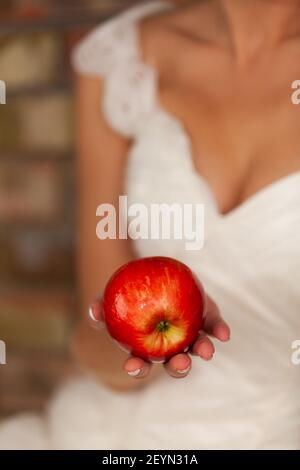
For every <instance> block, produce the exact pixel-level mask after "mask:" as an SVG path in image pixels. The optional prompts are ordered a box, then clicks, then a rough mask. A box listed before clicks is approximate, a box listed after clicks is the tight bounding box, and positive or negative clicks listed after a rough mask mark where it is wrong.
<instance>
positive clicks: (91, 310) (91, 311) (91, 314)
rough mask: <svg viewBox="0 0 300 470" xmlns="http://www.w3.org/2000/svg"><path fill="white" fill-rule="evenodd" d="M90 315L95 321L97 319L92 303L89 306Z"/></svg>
mask: <svg viewBox="0 0 300 470" xmlns="http://www.w3.org/2000/svg"><path fill="white" fill-rule="evenodd" d="M89 317H90V318H91V319H92V320H93V321H97V319H96V317H95V315H94V311H93V306H92V305H91V306H90V307H89Z"/></svg>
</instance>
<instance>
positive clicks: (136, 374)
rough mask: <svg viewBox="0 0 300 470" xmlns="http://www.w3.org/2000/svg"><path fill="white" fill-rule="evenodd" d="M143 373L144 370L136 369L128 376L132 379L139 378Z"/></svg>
mask: <svg viewBox="0 0 300 470" xmlns="http://www.w3.org/2000/svg"><path fill="white" fill-rule="evenodd" d="M141 372H142V369H135V370H132V371H129V372H127V374H128V375H130V377H137V376H138V375H140V373H141Z"/></svg>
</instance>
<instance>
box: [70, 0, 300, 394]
mask: <svg viewBox="0 0 300 470" xmlns="http://www.w3.org/2000/svg"><path fill="white" fill-rule="evenodd" d="M299 13H300V1H298V0H205V1H199V2H194V3H192V4H191V5H187V6H185V7H182V8H178V9H176V10H173V11H168V12H167V13H164V14H160V15H157V16H155V17H152V18H147V19H146V20H144V21H143V22H142V23H141V24H140V37H141V52H142V55H143V57H144V60H145V61H146V62H148V63H150V64H152V65H153V66H154V67H155V68H156V70H157V71H158V73H159V77H160V83H159V90H158V99H159V100H160V103H161V105H162V106H163V107H164V108H165V109H166V110H167V111H168V112H170V113H171V114H173V115H175V116H177V117H178V118H179V119H180V120H181V121H182V122H183V124H184V125H185V128H186V130H187V132H188V134H189V136H190V139H191V143H192V149H193V161H194V165H195V168H196V169H197V171H198V172H199V174H201V175H202V176H203V177H204V178H205V179H206V181H207V182H208V184H209V185H210V187H211V190H212V192H213V194H214V196H215V198H216V201H217V205H218V207H219V211H220V213H221V214H227V213H229V212H230V211H232V210H234V209H235V208H236V207H238V206H239V205H241V204H243V203H244V202H245V201H246V200H247V199H248V198H250V197H251V196H252V195H254V194H255V193H256V192H257V191H259V190H260V189H262V188H263V187H265V186H267V185H268V184H271V183H272V182H274V181H276V180H278V179H280V178H282V177H283V176H286V175H288V174H290V173H293V172H295V171H298V170H299V169H300V132H299V131H300V107H299V106H295V105H292V104H291V99H290V97H291V83H292V82H293V81H294V80H295V79H297V78H299V74H300V21H299V19H298V18H300V16H299ZM102 89H103V84H102V83H101V81H100V80H99V79H96V78H88V77H78V80H77V130H78V131H77V135H78V148H79V186H80V194H81V197H80V214H79V227H78V229H79V256H78V259H79V266H78V268H79V281H80V282H79V283H80V286H81V298H82V310H83V312H84V316H83V320H82V322H81V324H80V325H79V327H78V328H77V332H76V335H75V341H74V343H73V344H74V351H75V353H76V356H77V357H78V358H79V360H80V361H81V363H82V364H83V365H84V367H86V368H88V369H93V371H95V372H96V373H98V374H99V377H101V379H102V380H103V381H104V382H106V383H107V384H109V385H110V386H112V387H115V388H118V389H124V390H125V389H129V388H133V387H136V386H138V385H139V384H141V383H145V382H147V380H148V379H147V380H146V381H135V380H132V379H130V380H129V378H128V377H127V378H126V375H125V374H123V378H122V374H120V369H121V364H122V362H123V361H124V359H126V357H125V356H124V353H122V352H121V351H118V350H117V348H116V347H115V346H114V345H113V344H112V343H111V342H110V340H109V339H108V338H107V336H106V334H105V333H104V332H102V331H101V330H99V331H96V330H93V329H92V328H90V325H89V322H88V321H87V320H86V318H87V317H86V313H85V312H86V310H87V308H88V305H89V303H90V300H91V299H93V298H95V297H96V296H97V295H98V294H99V292H101V290H102V289H103V288H104V286H105V283H106V281H107V279H108V277H109V276H110V275H111V273H112V272H113V271H114V270H115V269H116V268H117V267H118V266H119V265H121V264H123V263H124V262H126V261H128V260H130V259H132V258H133V257H134V251H133V248H132V246H131V245H130V243H129V242H122V241H119V240H116V241H105V242H101V243H100V242H99V241H98V240H97V239H96V237H95V224H96V220H95V208H96V207H97V205H98V204H99V203H101V202H103V201H105V202H112V203H116V200H117V197H118V196H119V194H122V184H123V175H124V169H125V164H126V163H125V160H126V157H125V156H126V153H127V150H128V148H129V145H130V142H128V141H126V140H125V139H123V138H122V137H120V136H119V135H117V134H116V133H115V132H113V131H112V130H111V129H109V128H108V126H107V124H106V123H105V120H104V117H103V116H101V113H100V110H99V105H98V103H99V100H100V99H101V97H102ZM96 320H97V321H96V322H94V323H95V324H97V322H98V321H100V320H101V319H100V317H97V315H96ZM210 336H213V337H215V338H217V339H218V340H220V341H227V340H228V339H229V336H230V330H229V327H228V326H227V325H226V323H225V322H224V321H223V320H222V319H221V316H220V312H219V309H218V307H217V306H216V304H215V303H214V302H213V300H212V299H209V312H208V316H207V321H206V324H205V327H204V331H203V332H202V333H201V335H200V338H199V340H198V341H197V342H196V343H195V345H194V347H193V350H192V353H193V354H195V355H197V356H200V357H201V358H202V359H204V360H209V359H211V358H212V356H213V354H214V345H213V343H212V341H211V339H210ZM107 357H109V358H110V359H109V361H107V360H106V358H107ZM191 364H192V361H191V357H190V355H186V354H180V355H177V356H175V357H173V358H172V359H171V360H170V361H169V362H168V364H166V365H165V370H166V371H167V372H168V373H169V374H170V375H171V376H173V377H176V378H177V377H178V378H179V377H180V378H182V377H185V376H186V375H187V374H188V373H189V371H190V369H191ZM124 369H125V371H126V372H127V373H130V374H132V376H134V377H137V378H146V377H147V376H149V371H150V365H149V364H147V363H145V362H144V361H142V360H141V359H140V358H129V359H127V360H126V361H125V363H124ZM137 371H138V373H136V372H137ZM156 371H157V372H156V373H160V368H156ZM153 377H155V374H151V378H153Z"/></svg>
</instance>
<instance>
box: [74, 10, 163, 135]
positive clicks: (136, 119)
mask: <svg viewBox="0 0 300 470" xmlns="http://www.w3.org/2000/svg"><path fill="white" fill-rule="evenodd" d="M171 7H172V4H171V3H170V2H166V1H148V2H145V3H143V4H142V5H138V6H135V7H133V8H131V9H129V10H127V11H125V12H123V13H121V14H119V15H118V16H116V17H115V18H113V19H112V20H109V21H107V22H106V23H104V24H103V25H100V26H99V27H98V28H96V29H95V30H94V31H92V32H91V33H90V34H89V35H88V36H87V37H86V38H85V39H84V40H83V41H82V42H81V43H80V44H79V45H78V46H77V47H76V48H75V49H74V51H73V54H72V63H73V67H74V68H75V70H76V71H78V72H79V73H83V74H86V75H92V76H93V75H94V76H101V77H103V78H104V79H105V82H104V83H105V93H104V102H103V111H104V113H105V116H106V118H107V120H108V122H109V124H110V125H111V126H112V127H113V128H114V129H115V130H116V131H118V132H120V133H121V134H124V135H125V136H129V137H132V136H135V135H136V134H137V133H138V132H139V130H140V129H141V125H142V124H143V122H145V119H146V117H147V115H149V113H150V112H151V111H152V110H153V108H154V106H155V102H156V99H155V95H156V73H155V70H153V69H152V68H151V67H150V66H148V65H147V64H144V63H142V61H141V57H140V49H139V37H138V28H137V23H138V21H140V20H141V19H142V18H145V17H147V16H149V15H151V14H154V13H156V12H159V11H163V10H165V9H168V8H171Z"/></svg>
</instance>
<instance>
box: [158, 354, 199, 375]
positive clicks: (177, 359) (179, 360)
mask: <svg viewBox="0 0 300 470" xmlns="http://www.w3.org/2000/svg"><path fill="white" fill-rule="evenodd" d="M164 367H165V370H166V372H167V373H168V374H169V375H170V376H171V377H174V378H175V379H182V378H183V377H186V376H187V375H188V373H189V372H190V370H191V368H192V360H191V358H190V356H188V355H187V354H176V356H173V357H172V358H171V359H170V360H169V361H168V362H167V363H166V364H164Z"/></svg>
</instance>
